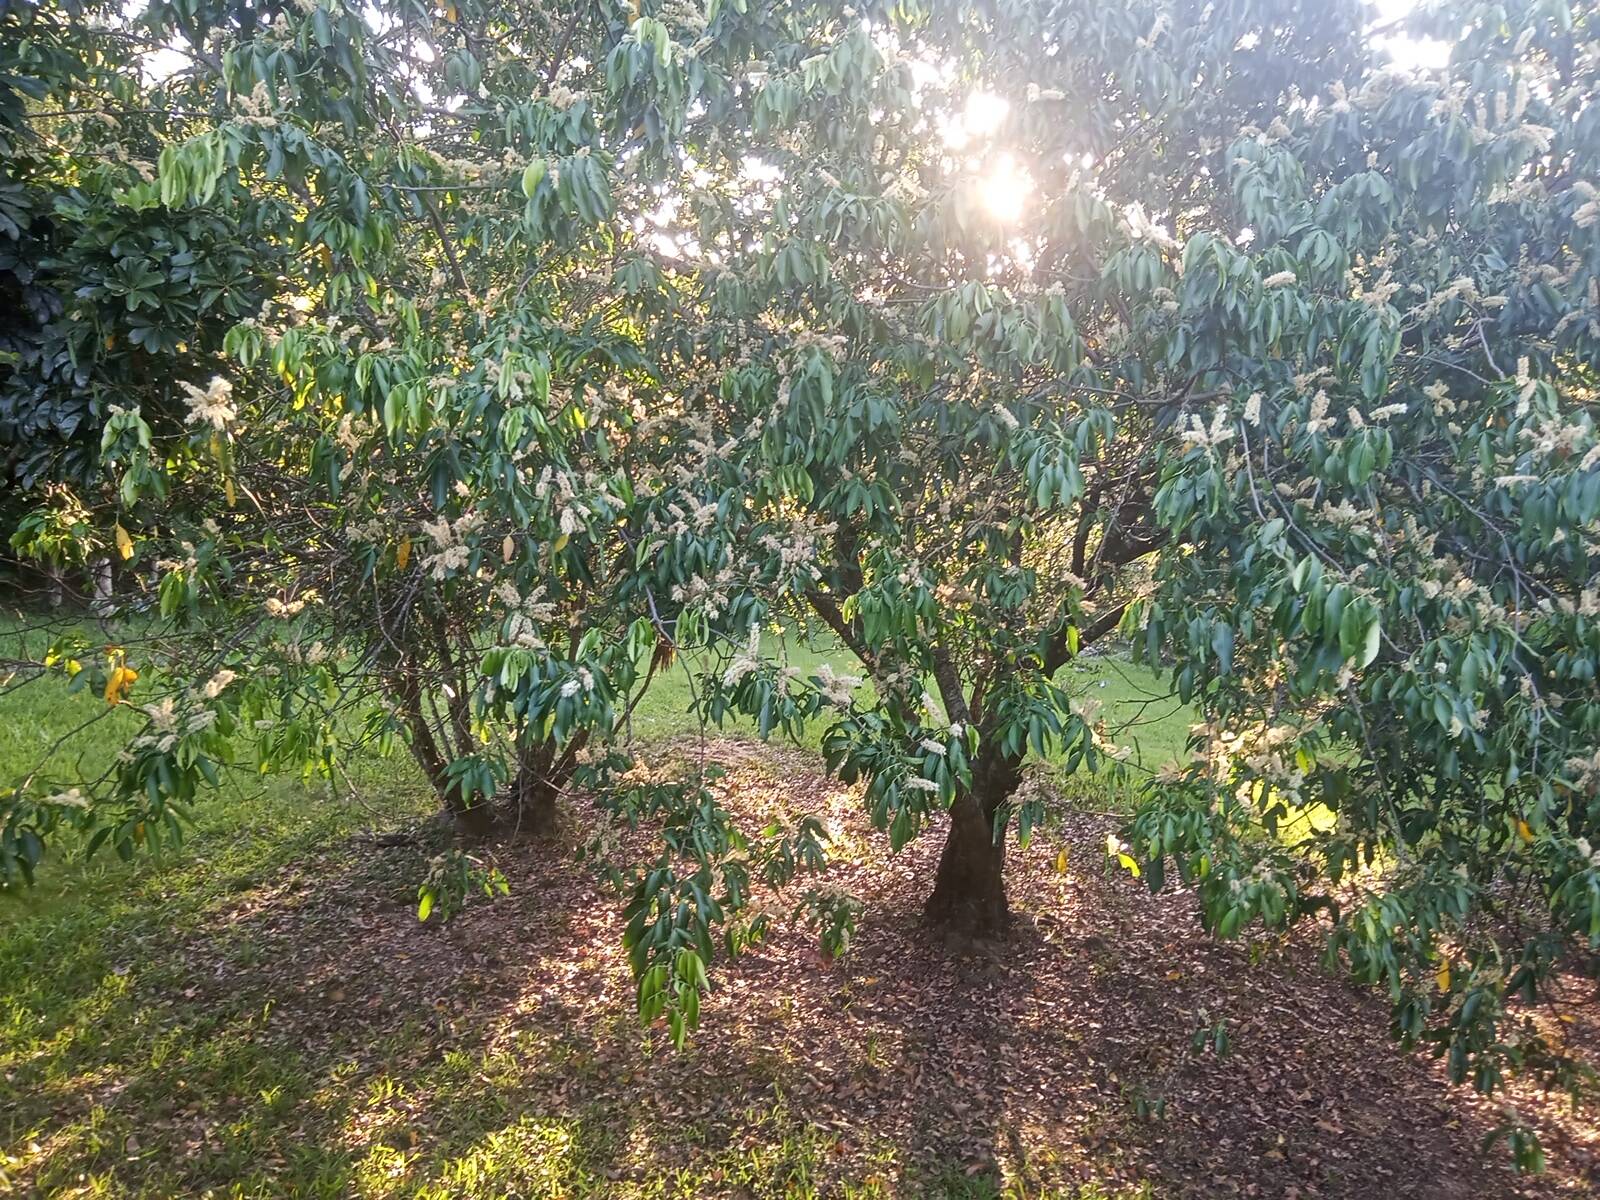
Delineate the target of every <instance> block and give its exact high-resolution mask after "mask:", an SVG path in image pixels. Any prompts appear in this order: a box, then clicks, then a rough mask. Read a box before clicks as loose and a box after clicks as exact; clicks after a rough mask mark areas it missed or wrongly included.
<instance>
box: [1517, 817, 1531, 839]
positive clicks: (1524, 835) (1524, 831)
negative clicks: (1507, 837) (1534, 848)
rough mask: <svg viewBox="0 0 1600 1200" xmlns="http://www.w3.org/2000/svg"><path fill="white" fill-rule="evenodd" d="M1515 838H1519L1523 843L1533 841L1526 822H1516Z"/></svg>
mask: <svg viewBox="0 0 1600 1200" xmlns="http://www.w3.org/2000/svg"><path fill="white" fill-rule="evenodd" d="M1517 836H1518V837H1520V838H1521V839H1522V840H1523V841H1524V842H1531V841H1533V829H1532V828H1531V827H1530V826H1529V825H1528V823H1527V822H1526V821H1523V820H1518V821H1517Z"/></svg>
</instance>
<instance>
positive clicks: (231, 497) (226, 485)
mask: <svg viewBox="0 0 1600 1200" xmlns="http://www.w3.org/2000/svg"><path fill="white" fill-rule="evenodd" d="M222 494H223V495H224V496H226V497H227V498H228V503H229V504H233V503H235V502H236V501H237V500H238V498H239V497H238V495H237V494H236V493H235V492H234V490H233V480H231V479H224V480H223V481H222Z"/></svg>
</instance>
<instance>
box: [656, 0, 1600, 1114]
mask: <svg viewBox="0 0 1600 1200" xmlns="http://www.w3.org/2000/svg"><path fill="white" fill-rule="evenodd" d="M1197 8H1198V6H1193V7H1191V6H1188V5H1183V4H1176V5H1173V4H1151V5H1130V6H1118V7H1111V6H1099V5H1093V6H1091V5H1084V6H1079V5H1060V6H1038V5H1023V4H1015V5H1006V4H1002V5H998V6H996V5H962V4H948V5H947V4H929V5H897V6H895V7H894V8H893V9H892V10H884V11H880V10H876V9H873V10H872V11H871V16H870V18H858V17H856V16H855V15H852V14H851V13H849V12H846V11H843V10H824V9H820V8H817V7H811V6H796V7H795V8H794V9H793V10H790V11H789V12H788V13H787V16H788V18H789V21H790V23H789V24H788V25H786V26H784V32H783V34H782V36H781V37H780V39H779V44H776V45H775V46H774V48H773V49H772V50H771V52H770V55H769V63H768V67H769V69H768V71H767V73H766V75H765V77H764V79H763V82H762V85H761V87H760V89H759V91H758V92H757V94H756V95H755V97H754V98H753V103H752V106H751V109H750V123H749V126H748V128H745V127H737V128H731V129H730V136H737V137H739V138H740V141H741V149H740V152H741V153H742V154H744V155H747V156H748V158H749V160H750V161H752V162H754V161H755V160H759V162H760V164H761V165H762V166H764V167H765V168H766V169H765V170H764V171H762V172H761V173H756V172H754V171H752V172H751V174H752V175H753V176H754V177H755V178H756V179H758V180H765V182H764V183H756V184H752V185H751V187H750V189H749V192H748V193H747V194H744V195H742V196H741V197H739V198H738V200H737V202H731V201H729V200H728V199H726V198H725V197H719V196H715V195H711V196H703V197H693V198H691V200H692V202H693V203H695V204H696V205H697V208H696V215H697V217H698V227H697V230H696V232H697V236H698V240H699V248H698V254H697V255H696V259H697V261H696V262H695V263H694V265H695V266H696V268H697V269H698V272H699V276H700V279H701V281H702V292H701V303H702V305H703V307H704V311H705V314H706V327H705V329H704V330H703V331H702V332H701V334H700V335H699V337H698V338H697V340H696V343H695V346H694V351H693V354H692V355H689V354H686V355H685V361H686V362H688V361H691V360H692V359H694V358H699V359H700V360H702V361H704V363H705V367H704V383H703V385H702V386H701V387H700V388H699V389H698V390H697V391H695V392H694V393H693V394H692V399H693V403H692V404H690V406H689V408H688V412H687V413H686V416H685V428H686V430H688V431H689V432H690V433H691V434H692V436H683V437H680V438H678V439H677V440H676V441H675V442H674V443H673V444H672V446H671V450H672V451H673V453H672V454H670V455H669V456H668V457H669V460H670V461H671V463H672V466H673V469H674V471H675V472H676V473H677V475H678V478H679V479H680V480H681V483H680V485H679V486H678V487H676V488H665V489H663V490H661V491H659V492H657V493H656V495H655V499H654V502H653V515H652V520H651V524H650V525H649V530H650V534H651V536H652V538H653V547H654V549H653V554H654V559H653V562H654V566H653V570H654V572H655V574H654V577H653V580H654V582H653V586H654V587H655V588H656V589H658V590H659V591H660V592H662V593H667V594H671V595H674V596H675V597H677V598H679V599H680V600H681V601H682V602H683V603H684V604H685V605H686V606H687V607H688V608H689V609H690V610H691V611H694V612H698V613H700V614H703V615H704V617H705V618H706V629H707V631H708V634H709V640H710V643H711V644H712V645H714V646H719V647H721V648H722V650H721V659H720V661H719V664H718V667H717V669H715V670H713V671H711V672H708V673H707V674H706V677H705V678H704V680H703V681H702V682H703V684H704V686H705V688H706V693H707V699H706V711H707V713H708V715H710V716H711V717H713V718H717V717H720V716H722V715H723V714H725V713H727V712H730V711H742V712H746V713H750V714H753V715H755V716H757V718H758V719H759V721H760V722H761V725H762V728H763V729H768V728H775V727H778V726H792V725H794V724H797V723H799V722H803V721H807V720H813V719H817V718H818V717H819V716H824V717H825V719H826V720H827V721H828V722H829V729H828V732H827V734H826V737H825V747H826V751H827V754H828V757H829V760H830V763H831V764H832V765H833V766H834V767H835V768H836V769H838V770H839V771H840V772H841V773H842V774H843V775H844V776H845V777H846V778H847V779H848V778H861V779H863V780H864V781H865V795H866V802H867V804H868V805H869V808H870V811H871V813H872V815H873V817H874V819H875V820H876V821H877V822H878V824H879V825H880V826H881V827H884V828H886V829H887V830H888V832H889V834H890V838H891V844H892V845H893V846H894V847H896V848H898V847H899V846H900V845H902V844H903V843H904V842H905V841H906V840H908V839H909V838H911V837H913V836H915V835H916V834H917V833H918V832H919V831H920V830H921V829H922V828H924V827H925V826H926V824H927V823H928V821H929V819H930V818H931V817H932V816H933V815H934V814H936V813H938V812H939V811H941V810H948V811H949V812H950V824H949V829H948V833H947V834H946V835H945V836H946V841H945V849H944V852H943V855H942V857H941V860H940V864H939V869H938V873H937V876H936V877H935V879H934V880H933V881H932V888H931V892H930V896H929V900H928V916H929V918H930V919H931V920H933V921H934V922H935V923H937V924H939V925H941V926H947V927H956V928H958V929H961V930H964V931H968V932H975V933H979V934H989V933H993V932H995V931H997V930H999V929H1001V928H1003V926H1004V924H1005V920H1006V916H1007V906H1006V900H1005V894H1004V885H1003V875H1002V866H1003V858H1004V846H1005V840H1006V836H1007V829H1008V827H1009V825H1010V823H1011V822H1012V820H1013V819H1015V820H1016V823H1017V833H1018V836H1019V838H1020V839H1021V840H1022V841H1024V842H1025V841H1026V839H1027V837H1028V835H1029V832H1030V829H1031V827H1032V826H1033V825H1035V824H1036V823H1037V821H1038V819H1039V817H1040V815H1041V814H1040V812H1039V799H1038V794H1037V793H1032V792H1030V793H1027V794H1023V795H1019V793H1018V785H1019V783H1020V781H1021V779H1022V777H1023V773H1024V771H1025V769H1026V767H1027V764H1028V762H1029V761H1030V760H1037V759H1043V758H1046V757H1052V756H1059V757H1062V758H1063V759H1064V760H1065V765H1066V766H1067V767H1068V769H1074V768H1079V767H1082V768H1085V769H1090V770H1093V769H1096V768H1097V767H1098V766H1100V764H1101V762H1102V761H1103V760H1104V759H1105V758H1107V757H1109V758H1112V759H1115V758H1116V757H1118V754H1119V751H1118V750H1116V749H1114V748H1113V747H1112V746H1111V745H1110V744H1109V742H1108V739H1109V737H1110V733H1111V731H1109V730H1107V729H1106V728H1105V726H1104V724H1103V722H1102V721H1101V719H1100V715H1099V714H1098V713H1097V712H1096V711H1095V706H1094V705H1093V703H1092V701H1088V700H1085V699H1083V698H1080V697H1078V696H1075V695H1074V694H1073V689H1072V686H1071V675H1070V672H1068V673H1067V674H1065V675H1063V674H1062V669H1063V668H1064V667H1067V666H1069V664H1070V663H1071V660H1072V659H1073V657H1074V656H1075V655H1077V654H1078V653H1080V652H1081V651H1082V649H1083V648H1084V647H1085V646H1087V645H1089V644H1091V643H1092V642H1094V641H1096V640H1097V639H1099V638H1101V637H1103V636H1105V635H1106V634H1108V633H1110V632H1111V631H1113V630H1114V629H1118V628H1120V629H1121V630H1122V631H1123V632H1124V633H1126V634H1128V635H1129V636H1130V637H1132V638H1134V639H1135V644H1136V645H1137V646H1138V647H1139V648H1140V650H1141V652H1142V653H1144V654H1146V655H1147V656H1148V657H1149V659H1150V660H1151V661H1152V662H1154V663H1155V664H1157V665H1158V666H1161V667H1163V668H1166V669H1169V670H1170V671H1171V673H1172V677H1173V680H1174V684H1175V687H1176V690H1177V692H1178V694H1179V695H1180V696H1181V697H1182V698H1183V699H1184V700H1186V701H1190V702H1192V703H1194V704H1195V705H1196V706H1197V707H1198V708H1199V709H1200V710H1201V712H1202V714H1203V715H1204V717H1205V718H1206V722H1207V723H1206V725H1205V726H1204V728H1203V730H1202V732H1201V733H1200V734H1198V735H1197V738H1196V741H1195V744H1194V750H1195V756H1196V757H1195V760H1194V762H1193V763H1192V764H1189V765H1184V764H1176V765H1175V766H1174V767H1173V769H1172V770H1170V771H1168V772H1164V773H1163V774H1162V776H1161V777H1160V778H1159V779H1157V780H1155V781H1153V782H1152V784H1151V785H1150V786H1149V787H1148V788H1147V790H1146V792H1145V801H1144V803H1143V805H1142V807H1141V810H1140V812H1139V815H1138V816H1137V818H1136V819H1135V820H1134V821H1133V822H1132V823H1131V825H1130V827H1129V829H1128V831H1127V837H1128V842H1127V843H1126V844H1125V845H1122V846H1118V847H1117V848H1116V849H1117V856H1118V857H1120V858H1122V859H1124V860H1125V861H1126V862H1127V863H1128V864H1129V865H1133V866H1141V865H1142V869H1143V874H1144V877H1145V878H1146V879H1147V880H1148V881H1149V883H1150V884H1151V885H1152V886H1153V887H1160V886H1162V885H1163V884H1164V883H1165V881H1166V880H1167V879H1168V878H1170V877H1175V878H1178V879H1181V880H1182V881H1183V882H1185V883H1186V884H1188V885H1191V886H1195V887H1197V888H1198V891H1199V894H1200V897H1201V902H1202V910H1203V915H1204V917H1205V919H1206V922H1207V925H1208V927H1209V928H1211V929H1212V930H1214V931H1215V932H1217V933H1220V934H1222V935H1224V936H1229V935H1233V934H1236V933H1239V932H1240V931H1241V930H1246V929H1249V928H1251V927H1253V926H1254V923H1255V922H1257V921H1259V922H1261V923H1263V924H1265V925H1266V926H1267V927H1269V928H1276V927H1281V926H1284V925H1286V924H1288V923H1289V922H1291V921H1293V920H1295V919H1297V918H1304V917H1307V916H1309V915H1311V914H1317V913H1320V914H1323V915H1324V916H1325V918H1326V921H1327V926H1326V928H1327V930H1328V936H1329V947H1330V951H1331V953H1332V955H1333V957H1334V959H1335V960H1336V961H1341V962H1343V963H1345V964H1346V965H1347V966H1348V967H1349V968H1350V969H1351V970H1352V971H1353V972H1354V974H1355V975H1356V976H1357V977H1358V978H1360V979H1363V980H1366V981H1369V982H1372V983H1377V984H1380V985H1382V986H1383V987H1384V988H1385V989H1386V990H1387V991H1388V994H1389V996H1390V998H1391V1000H1392V1001H1393V1003H1394V1006H1395V1015H1396V1025H1397V1029H1398V1031H1399V1033H1400V1035H1401V1036H1402V1038H1403V1039H1404V1040H1406V1041H1408V1042H1409V1041H1417V1040H1421V1039H1427V1040H1429V1041H1432V1042H1434V1043H1435V1044H1436V1045H1437V1047H1438V1048H1439V1050H1440V1051H1441V1052H1446V1053H1448V1055H1449V1057H1450V1064H1451V1070H1452V1072H1453V1074H1454V1075H1455V1076H1456V1077H1457V1078H1458V1079H1460V1078H1466V1077H1468V1076H1470V1077H1472V1078H1473V1080H1474V1082H1475V1083H1476V1084H1477V1085H1478V1086H1479V1087H1481V1088H1483V1089H1484V1090H1490V1089H1492V1088H1493V1087H1494V1086H1495V1084H1496V1083H1497V1081H1498V1080H1499V1078H1500V1076H1501V1073H1502V1071H1503V1070H1505V1069H1507V1068H1508V1067H1511V1066H1523V1067H1534V1068H1546V1069H1548V1070H1549V1072H1550V1073H1551V1074H1552V1075H1554V1076H1555V1077H1556V1078H1558V1079H1559V1080H1561V1081H1562V1082H1564V1083H1569V1084H1570V1083H1572V1082H1573V1080H1574V1078H1575V1075H1574V1071H1575V1066H1574V1064H1573V1063H1571V1062H1570V1061H1567V1060H1566V1059H1564V1058H1563V1056H1561V1055H1560V1054H1559V1053H1558V1052H1557V1050H1556V1048H1555V1047H1553V1046H1551V1045H1548V1044H1546V1043H1545V1042H1544V1041H1543V1040H1542V1039H1540V1038H1539V1037H1538V1036H1537V1034H1535V1033H1534V1032H1533V1031H1532V1029H1531V1026H1529V1025H1528V1024H1527V1023H1526V1022H1525V1021H1524V1020H1523V1019H1522V1018H1521V1017H1520V1015H1519V1013H1518V1011H1517V1010H1516V1009H1515V1008H1512V1007H1509V1005H1510V1003H1511V1000H1512V998H1513V997H1518V998H1520V999H1522V1000H1524V1001H1532V1000H1535V999H1537V998H1539V997H1540V996H1541V995H1543V994H1544V989H1545V987H1546V985H1547V984H1548V983H1549V982H1550V979H1551V976H1552V973H1553V972H1554V970H1555V969H1556V967H1557V966H1558V965H1561V964H1565V965H1568V966H1572V967H1576V968H1577V969H1578V970H1580V971H1583V972H1586V973H1590V974H1593V973H1594V972H1595V970H1596V969H1597V966H1596V960H1595V958H1594V957H1593V951H1594V950H1595V949H1596V948H1597V947H1600V854H1596V853H1595V849H1594V847H1595V844H1596V842H1597V841H1600V825H1597V822H1600V807H1597V805H1596V800H1595V797H1596V792H1597V786H1596V785H1597V781H1600V773H1597V770H1596V766H1595V760H1594V757H1593V756H1594V746H1595V732H1596V721H1597V718H1600V708H1597V707H1596V704H1597V700H1600V696H1597V693H1596V690H1595V672H1596V665H1597V659H1596V652H1597V650H1600V643H1597V642H1596V640H1595V639H1596V625H1595V616H1596V613H1597V610H1596V604H1597V600H1596V596H1595V592H1594V583H1593V580H1594V576H1595V549H1596V543H1595V537H1596V531H1597V525H1596V519H1597V516H1600V469H1597V468H1600V450H1597V449H1596V445H1597V441H1596V434H1595V420H1594V418H1595V408H1594V406H1595V402H1596V392H1595V369H1596V362H1597V358H1596V356H1597V352H1600V340H1597V334H1600V322H1597V315H1600V309H1597V307H1596V305H1597V303H1600V301H1597V294H1596V290H1595V289H1596V287H1597V276H1600V246H1597V242H1596V230H1597V229H1600V217H1597V213H1600V209H1597V207H1596V192H1595V190H1594V186H1593V184H1592V182H1591V180H1592V178H1593V176H1594V172H1595V155H1596V153H1597V152H1600V139H1597V138H1596V136H1595V134H1596V121H1597V119H1600V118H1597V116H1596V112H1597V110H1596V107H1595V105H1594V102H1593V100H1594V94H1595V87H1596V81H1597V74H1596V72H1597V67H1600V63H1597V61H1596V59H1595V57H1594V52H1593V44H1592V37H1593V34H1594V28H1593V24H1592V22H1593V16H1592V14H1580V13H1576V12H1574V11H1572V10H1570V9H1568V8H1566V7H1565V6H1563V5H1559V4H1555V5H1551V4H1527V5H1516V6H1509V7H1508V6H1504V5H1498V6H1477V5H1473V4H1464V5H1455V6H1449V7H1448V8H1447V10H1446V11H1444V12H1443V13H1441V14H1439V15H1437V16H1434V17H1427V18H1419V19H1418V24H1417V25H1416V27H1415V28H1416V29H1417V30H1418V31H1420V32H1428V31H1433V32H1439V31H1441V30H1450V31H1456V30H1461V29H1465V30H1467V31H1468V32H1467V34H1466V35H1465V36H1464V37H1463V38H1461V40H1460V41H1459V44H1458V46H1457V48H1456V51H1455V54H1454V56H1453V58H1452V61H1451V66H1450V67H1449V68H1448V69H1447V70H1446V71H1445V72H1443V73H1442V74H1440V75H1436V76H1429V75H1421V76H1419V75H1414V74H1411V73H1408V72H1405V71H1403V70H1401V71H1396V70H1391V69H1389V68H1388V67H1387V66H1386V65H1385V64H1384V62H1383V61H1382V58H1381V56H1380V55H1379V54H1378V53H1377V52H1375V51H1366V50H1363V49H1362V48H1361V38H1360V36H1359V30H1360V27H1361V22H1362V14H1361V13H1360V11H1359V9H1357V8H1356V7H1354V6H1351V7H1340V6H1334V7H1332V8H1330V7H1329V6H1325V5H1316V6H1305V7H1304V8H1302V7H1301V6H1299V5H1295V4H1286V3H1239V4H1228V5H1207V6H1206V13H1205V15H1204V17H1202V16H1201V14H1199V13H1198V12H1196V11H1195V10H1196V9H1197ZM720 12H721V17H720V23H717V22H714V23H713V24H712V25H711V26H710V27H709V29H708V36H713V37H717V38H736V37H738V36H739V35H738V34H736V33H734V32H733V31H734V30H736V29H745V28H753V27H757V26H760V27H762V28H770V27H771V25H772V23H773V21H774V20H775V16H774V11H773V10H772V9H770V8H763V9H761V10H760V12H759V13H757V12H755V11H752V12H750V13H747V14H738V13H737V12H736V10H732V9H729V8H726V7H724V8H722V9H721V10H720ZM1429 22H1434V23H1433V24H1429ZM1332 28H1338V29H1341V30H1343V31H1344V34H1343V35H1338V36H1336V35H1333V34H1330V32H1329V31H1330V29H1332ZM1452 36H1454V35H1453V34H1452ZM1335 47H1337V48H1338V49H1335ZM1346 50H1348V52H1349V53H1348V56H1347V54H1346ZM799 613H807V614H811V615H813V616H814V617H815V618H816V619H819V620H820V622H821V623H822V624H823V625H825V626H826V627H827V628H828V629H830V630H831V631H832V632H833V633H834V634H835V635H836V636H837V638H838V639H839V640H840V642H842V643H843V644H844V645H845V646H847V647H849V648H850V649H851V650H853V651H854V652H855V653H856V654H857V655H858V656H859V657H860V659H861V660H862V662H863V664H864V666H865V668H866V673H867V674H868V675H869V676H870V677H871V680H872V682H873V684H874V687H873V688H872V690H871V691H870V692H868V691H865V690H854V689H853V688H852V687H850V686H848V685H846V684H842V683H841V681H839V680H837V679H834V678H830V677H827V676H819V677H813V678H811V679H809V680H802V679H798V678H795V677H794V673H793V672H790V671H786V669H785V666H784V663H783V662H782V660H781V656H774V655H772V654H766V655H763V654H762V653H761V652H760V648H761V641H760V638H761V634H762V631H763V628H764V627H765V625H766V624H767V623H768V622H770V621H772V620H773V619H774V618H775V617H781V618H792V617H793V616H794V615H795V614H799ZM924 686H926V687H927V688H928V691H927V692H925V691H924ZM1573 956H1576V957H1573Z"/></svg>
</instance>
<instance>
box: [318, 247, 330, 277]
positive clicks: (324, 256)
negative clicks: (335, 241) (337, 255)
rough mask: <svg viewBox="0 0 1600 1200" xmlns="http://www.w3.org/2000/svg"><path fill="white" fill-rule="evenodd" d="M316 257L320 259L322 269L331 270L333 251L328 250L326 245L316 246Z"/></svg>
mask: <svg viewBox="0 0 1600 1200" xmlns="http://www.w3.org/2000/svg"><path fill="white" fill-rule="evenodd" d="M317 257H318V258H320V259H321V260H322V269H323V270H324V271H331V270H333V251H331V250H329V249H328V248H327V247H326V246H318V247H317Z"/></svg>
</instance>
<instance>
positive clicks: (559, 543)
mask: <svg viewBox="0 0 1600 1200" xmlns="http://www.w3.org/2000/svg"><path fill="white" fill-rule="evenodd" d="M571 540H572V539H571V538H570V537H568V536H567V535H566V534H564V533H563V534H562V535H561V536H560V537H558V538H556V540H555V541H553V542H551V543H550V553H551V554H560V553H561V552H562V551H563V550H565V549H566V548H567V543H568V542H570V541H571Z"/></svg>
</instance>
